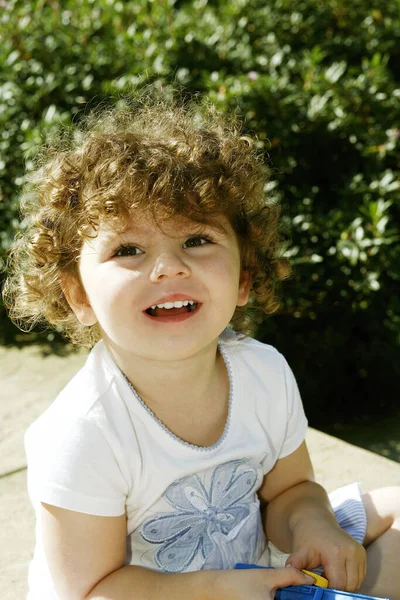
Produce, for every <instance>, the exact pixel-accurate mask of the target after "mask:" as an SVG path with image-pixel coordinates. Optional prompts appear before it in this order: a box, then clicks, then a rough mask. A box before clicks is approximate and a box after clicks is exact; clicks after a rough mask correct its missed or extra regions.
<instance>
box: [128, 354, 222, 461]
mask: <svg viewBox="0 0 400 600" xmlns="http://www.w3.org/2000/svg"><path fill="white" fill-rule="evenodd" d="M218 348H219V351H220V352H221V356H222V358H223V359H224V363H225V366H226V370H227V372H228V379H229V400H228V417H227V419H226V423H225V428H224V431H223V433H222V435H221V437H220V438H219V440H218V441H217V442H215V444H213V445H212V446H197V445H196V444H190V443H189V442H186V441H185V440H182V439H181V438H180V437H178V436H177V435H175V434H174V433H172V431H171V430H170V429H168V427H166V425H164V423H163V422H162V421H160V419H159V418H158V417H156V415H155V414H154V413H153V411H152V410H151V408H149V407H148V406H147V404H146V403H145V402H144V401H143V400H142V398H141V397H140V396H139V394H138V393H137V391H136V390H135V388H134V387H133V385H132V384H131V382H130V381H129V379H128V378H127V377H126V375H125V373H122V374H123V376H124V377H125V379H126V381H127V383H128V385H129V387H130V389H131V390H132V392H133V395H134V396H135V398H136V399H137V400H138V402H139V403H140V404H141V405H142V406H143V408H144V409H145V410H146V412H148V413H149V415H150V416H151V417H152V419H154V421H155V422H156V423H157V424H158V425H159V426H160V427H161V429H163V430H164V431H165V432H166V433H167V434H168V435H169V436H170V437H171V438H173V439H174V440H175V441H176V442H178V443H179V444H181V445H183V446H187V447H188V448H192V449H193V450H197V451H199V452H210V451H212V450H215V449H216V448H218V447H219V446H221V444H222V443H223V442H224V440H225V438H226V437H227V435H228V432H229V430H230V425H231V417H232V404H233V376H232V366H231V362H230V359H229V357H228V356H227V354H226V352H225V350H223V349H222V348H221V346H220V345H218Z"/></svg>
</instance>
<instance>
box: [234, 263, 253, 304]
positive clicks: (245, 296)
mask: <svg viewBox="0 0 400 600" xmlns="http://www.w3.org/2000/svg"><path fill="white" fill-rule="evenodd" d="M250 287H251V275H250V273H249V272H248V271H244V270H242V271H241V273H240V279H239V289H238V299H237V303H236V305H237V306H245V305H246V304H247V302H248V300H249V293H250Z"/></svg>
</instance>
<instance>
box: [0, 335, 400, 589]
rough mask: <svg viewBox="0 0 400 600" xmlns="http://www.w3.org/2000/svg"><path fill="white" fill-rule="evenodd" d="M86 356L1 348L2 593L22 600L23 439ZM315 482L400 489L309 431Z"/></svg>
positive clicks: (29, 543) (383, 468)
mask: <svg viewBox="0 0 400 600" xmlns="http://www.w3.org/2000/svg"><path fill="white" fill-rule="evenodd" d="M84 360H85V355H84V354H70V355H66V356H64V357H61V356H56V355H54V354H49V355H47V356H43V351H42V349H41V348H40V347H37V346H32V347H25V348H22V349H17V348H11V349H6V348H2V347H0V365H1V366H0V431H1V435H0V590H2V592H1V600H23V599H24V598H25V597H26V592H27V584H26V578H27V569H28V564H29V560H30V558H31V556H32V552H33V547H34V515H33V511H32V508H31V506H30V504H29V499H28V496H27V492H26V462H25V454H24V447H23V434H24V431H25V430H26V428H27V427H28V425H29V424H30V423H31V422H32V421H34V420H35V419H36V418H37V417H38V416H39V415H40V414H41V413H42V412H43V411H44V410H45V409H46V408H47V406H49V404H50V403H51V402H52V400H53V399H54V398H55V396H56V395H57V393H58V391H59V390H60V389H61V388H62V387H63V386H64V385H65V384H66V382H67V381H68V380H69V379H70V378H71V376H72V375H73V374H74V373H75V372H76V371H77V370H78V369H79V368H80V366H81V365H82V364H83V362H84ZM307 443H308V446H309V450H310V454H311V457H312V459H313V462H314V467H315V472H316V477H317V480H318V481H319V482H320V483H322V485H324V486H325V487H326V489H327V490H328V491H330V490H332V489H334V488H336V487H340V486H342V485H345V484H346V483H351V482H352V481H359V482H360V483H361V485H362V487H363V489H364V490H365V491H367V490H370V489H373V488H375V487H381V486H385V485H395V484H398V485H400V464H399V463H397V462H393V461H391V460H388V459H386V458H383V457H382V456H379V455H377V454H373V453H372V452H369V451H367V450H363V449H361V448H358V447H356V446H352V445H350V444H347V443H346V442H343V441H341V440H338V439H336V438H334V437H331V436H328V435H326V434H324V433H321V432H319V431H316V430H314V429H310V430H309V432H308V435H307Z"/></svg>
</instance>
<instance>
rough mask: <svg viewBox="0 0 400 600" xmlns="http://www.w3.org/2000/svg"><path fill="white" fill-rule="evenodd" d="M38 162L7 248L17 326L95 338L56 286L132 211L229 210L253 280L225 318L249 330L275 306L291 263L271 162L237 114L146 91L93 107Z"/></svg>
mask: <svg viewBox="0 0 400 600" xmlns="http://www.w3.org/2000/svg"><path fill="white" fill-rule="evenodd" d="M155 96H156V97H155ZM36 160H37V164H36V167H37V168H36V170H35V171H34V172H33V173H32V174H31V176H30V178H29V182H28V183H27V185H26V186H25V189H24V191H23V194H22V198H21V200H22V201H21V207H22V216H23V218H24V219H25V221H24V222H25V223H27V225H26V227H25V229H24V230H22V231H21V232H20V233H19V234H18V235H17V236H16V239H15V241H14V243H13V247H12V248H11V252H10V257H9V262H8V278H7V280H6V282H5V286H4V290H3V298H4V303H5V305H6V306H7V308H8V309H9V315H10V318H11V319H12V320H13V321H14V322H15V323H16V324H17V325H18V326H19V327H20V328H21V329H24V330H30V329H31V328H32V327H33V326H35V325H36V324H39V323H48V324H51V325H53V326H56V327H57V328H58V330H60V331H62V332H63V333H64V334H65V335H66V336H67V337H68V338H69V339H70V341H72V342H73V343H74V344H76V345H78V346H80V347H86V348H90V347H92V346H93V345H94V343H95V342H96V341H97V340H98V339H99V338H100V330H99V328H98V326H97V325H93V326H92V327H85V326H83V325H82V324H81V323H80V322H79V321H78V320H77V318H76V316H75V314H74V313H73V311H72V310H71V308H70V306H69V304H68V302H67V300H66V298H65V296H64V293H63V286H62V284H63V282H65V281H66V280H67V281H68V279H69V278H71V277H72V278H75V279H76V280H78V281H79V272H78V259H79V253H80V249H81V247H82V244H83V242H84V240H85V239H87V238H88V237H91V236H93V231H96V228H98V226H99V224H100V223H103V222H105V221H110V220H111V221H115V226H116V227H117V226H119V225H122V224H123V222H124V220H126V218H127V216H129V215H131V214H132V211H135V210H139V211H144V210H145V211H150V212H151V214H152V215H153V216H155V215H157V222H159V223H162V222H163V221H164V220H165V219H167V218H169V217H171V216H176V215H179V216H180V217H186V218H188V219H192V220H194V221H196V222H199V223H212V222H213V218H214V217H215V216H216V215H218V214H224V215H225V216H226V217H228V219H229V221H230V223H231V225H232V227H233V229H234V231H235V232H236V235H237V238H238V241H239V246H240V252H241V260H242V267H243V269H245V270H247V271H249V273H250V275H251V281H252V285H251V291H250V300H249V302H248V304H247V306H246V307H238V308H237V309H236V312H235V314H234V316H233V318H232V322H231V326H232V327H233V328H234V329H235V330H236V331H238V332H240V333H244V334H249V333H251V332H252V331H253V330H254V326H255V324H256V323H257V322H258V321H259V320H260V317H262V314H263V313H267V314H271V313H273V312H274V311H276V310H277V308H278V306H279V300H278V298H277V295H276V285H277V283H278V282H279V281H280V280H282V279H284V278H285V277H287V276H288V274H289V271H290V268H289V263H288V261H287V260H286V259H285V258H284V257H283V252H282V239H281V236H280V234H279V208H278V206H277V205H276V203H274V202H271V201H268V199H266V198H265V191H264V189H265V183H266V180H267V169H266V167H265V165H264V163H263V160H262V157H260V156H259V154H258V153H257V151H256V147H255V144H254V141H253V140H251V139H250V138H248V137H246V136H243V135H242V132H241V129H240V126H239V124H238V123H237V121H236V119H234V118H233V117H231V118H227V117H225V116H222V115H221V114H220V113H219V112H218V111H217V110H216V109H215V107H213V106H212V105H210V104H209V103H207V102H204V101H202V102H200V101H194V100H192V101H190V102H184V101H182V100H179V101H177V100H171V99H168V98H166V97H165V96H162V95H161V94H158V96H157V94H156V95H154V94H142V95H141V96H140V97H136V98H134V97H130V98H128V99H125V100H119V101H118V102H116V103H115V104H114V106H113V107H112V108H107V109H102V110H100V111H94V112H93V113H92V114H91V115H89V116H88V117H87V118H86V120H85V121H84V124H83V125H81V126H79V127H75V128H74V129H71V130H64V132H63V133H62V134H60V135H59V137H58V139H57V141H56V142H54V141H53V143H51V144H48V145H47V146H46V147H45V148H44V149H42V151H41V154H40V157H39V158H37V159H36Z"/></svg>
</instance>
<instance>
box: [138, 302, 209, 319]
mask: <svg viewBox="0 0 400 600" xmlns="http://www.w3.org/2000/svg"><path fill="white" fill-rule="evenodd" d="M198 306H199V304H198V302H195V301H194V300H185V301H178V302H165V303H164V304H157V305H155V306H151V307H150V308H148V309H147V310H146V311H145V312H146V313H147V314H148V315H150V316H151V317H168V316H170V317H174V316H178V315H181V314H184V313H192V312H194V311H195V310H196V309H197V307H198Z"/></svg>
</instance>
